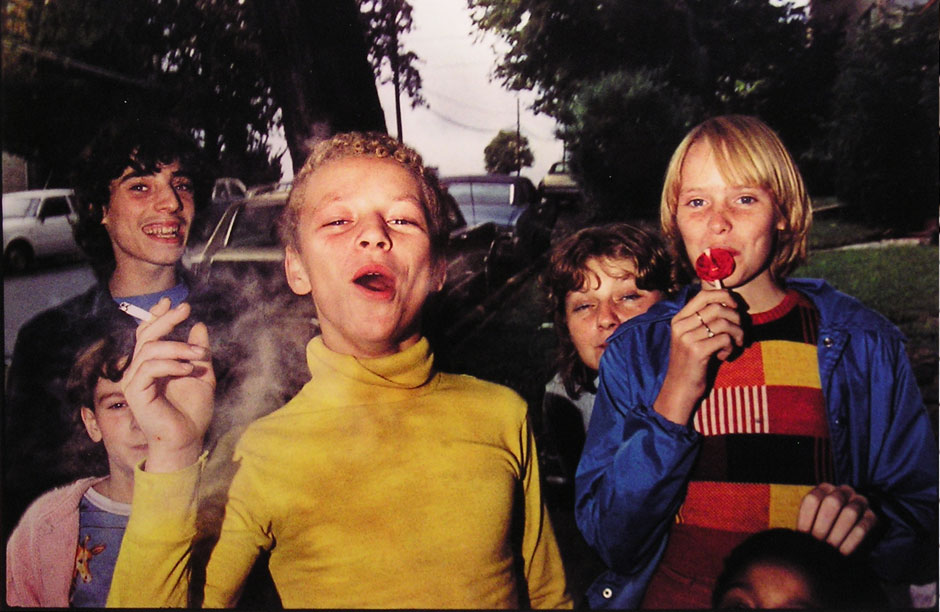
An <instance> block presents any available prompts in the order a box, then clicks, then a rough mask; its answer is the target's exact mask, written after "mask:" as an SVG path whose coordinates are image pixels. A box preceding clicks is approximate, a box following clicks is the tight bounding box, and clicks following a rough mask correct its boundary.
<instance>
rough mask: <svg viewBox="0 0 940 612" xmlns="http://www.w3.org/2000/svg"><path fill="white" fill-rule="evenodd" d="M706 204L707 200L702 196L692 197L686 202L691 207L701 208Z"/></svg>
mask: <svg viewBox="0 0 940 612" xmlns="http://www.w3.org/2000/svg"><path fill="white" fill-rule="evenodd" d="M704 205H705V200H703V199H702V198H692V199H691V200H689V201H688V202H686V206H689V207H691V208H700V207H702V206H704Z"/></svg>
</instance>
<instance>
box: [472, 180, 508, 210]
mask: <svg viewBox="0 0 940 612" xmlns="http://www.w3.org/2000/svg"><path fill="white" fill-rule="evenodd" d="M511 188H512V185H507V184H504V183H477V184H476V185H474V186H473V199H474V201H475V202H476V204H477V205H478V206H479V205H489V206H509V205H510V203H511V202H512V189H511Z"/></svg>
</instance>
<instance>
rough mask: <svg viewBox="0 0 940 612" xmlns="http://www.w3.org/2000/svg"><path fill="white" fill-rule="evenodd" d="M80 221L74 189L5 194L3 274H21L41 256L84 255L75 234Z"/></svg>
mask: <svg viewBox="0 0 940 612" xmlns="http://www.w3.org/2000/svg"><path fill="white" fill-rule="evenodd" d="M77 220H78V216H77V215H76V213H75V195H74V193H73V192H72V190H71V189H37V190H34V191H15V192H12V193H5V194H3V271H4V272H5V273H6V272H21V271H23V270H25V269H26V268H28V267H29V266H30V265H31V264H32V263H33V261H34V260H35V259H36V258H38V257H51V256H54V255H70V256H74V255H78V254H79V253H81V251H80V249H79V248H78V245H77V244H76V243H75V238H74V236H73V235H72V225H73V224H74V223H75V222H76V221H77Z"/></svg>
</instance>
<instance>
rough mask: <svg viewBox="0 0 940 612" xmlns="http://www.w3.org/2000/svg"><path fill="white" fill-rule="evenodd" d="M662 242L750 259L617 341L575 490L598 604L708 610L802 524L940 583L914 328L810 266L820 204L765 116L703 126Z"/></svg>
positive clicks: (685, 256)
mask: <svg viewBox="0 0 940 612" xmlns="http://www.w3.org/2000/svg"><path fill="white" fill-rule="evenodd" d="M660 212H661V221H662V225H663V232H664V234H665V235H666V237H667V240H668V241H670V243H671V244H670V247H671V250H672V252H673V255H674V257H675V263H676V265H678V266H679V267H680V268H682V270H683V271H684V272H686V273H689V274H690V273H691V271H692V270H693V269H694V266H693V262H695V261H697V260H698V258H699V257H701V256H702V254H703V253H706V252H708V253H720V252H721V251H722V250H723V251H725V252H726V253H728V254H730V255H731V257H733V259H734V266H728V267H727V269H726V270H725V272H730V276H727V277H726V278H724V279H723V280H722V281H721V283H722V284H721V285H719V286H718V287H713V286H712V285H711V283H708V284H706V283H704V282H703V283H701V284H699V283H696V284H692V285H689V286H688V287H686V288H684V289H683V290H682V291H680V292H679V294H678V295H677V296H676V297H675V298H674V299H671V300H667V301H663V302H660V303H659V304H657V305H655V306H653V307H652V308H651V309H650V310H649V311H648V312H647V313H646V314H645V315H641V316H639V317H636V318H634V319H631V320H630V321H628V322H627V323H625V324H624V325H622V326H620V328H619V329H618V330H617V332H616V333H615V334H614V335H613V336H611V338H610V339H609V340H608V347H607V349H606V350H605V351H604V355H603V357H602V358H601V363H600V383H599V386H598V394H597V401H596V403H595V406H594V413H593V415H592V419H591V426H590V430H589V431H588V435H587V441H586V444H585V450H584V454H583V456H582V460H581V463H580V465H579V467H578V474H577V479H576V489H577V493H576V495H577V501H576V514H577V521H578V526H579V528H580V529H581V531H582V533H583V534H584V536H585V539H587V541H588V542H589V543H590V544H591V545H592V546H593V547H594V548H595V549H596V550H597V551H598V552H599V554H600V555H601V557H602V558H603V559H604V561H605V562H606V563H607V565H608V566H609V567H610V568H611V570H612V571H611V572H608V573H607V574H605V575H604V576H602V577H601V578H600V579H598V581H597V582H596V583H595V584H594V585H593V586H592V588H591V591H590V592H589V594H588V599H589V601H590V603H591V605H592V606H593V607H619V608H622V607H636V606H638V605H640V606H642V607H646V608H673V609H674V608H707V607H709V605H710V603H711V602H710V595H711V592H712V589H713V587H714V583H715V579H716V577H717V576H718V574H719V573H720V571H721V560H722V559H723V558H724V557H725V556H726V555H727V554H728V553H729V552H730V551H731V550H732V549H733V548H734V547H735V546H736V545H737V544H739V543H740V542H742V541H743V540H744V539H745V538H747V536H748V535H750V534H752V533H755V532H757V531H761V530H763V529H767V528H770V527H788V528H795V529H798V530H800V531H803V532H807V533H810V534H811V535H812V536H813V537H815V538H817V539H819V540H822V541H825V542H827V543H828V544H830V545H831V546H833V547H834V548H835V549H837V550H838V551H839V552H841V553H842V554H845V555H849V554H856V555H861V556H864V557H865V558H866V559H867V561H868V562H870V563H871V565H872V567H873V568H874V570H875V571H876V572H877V573H878V575H879V577H880V578H881V579H883V580H886V581H891V582H895V583H906V582H918V581H924V580H927V581H930V580H935V579H936V565H935V563H936V550H935V542H936V538H937V532H936V530H937V461H936V459H937V447H936V441H935V439H934V436H933V433H932V430H931V426H930V421H929V418H928V416H927V412H926V410H925V409H924V404H923V399H922V397H921V394H920V391H919V390H918V388H917V385H916V382H915V380H914V377H913V375H912V373H911V367H910V364H909V362H908V360H907V356H906V354H905V351H904V341H903V338H902V336H901V334H900V332H898V330H897V329H896V328H895V327H894V326H893V325H891V324H890V323H889V322H888V321H887V320H885V319H884V318H883V317H881V316H880V315H878V314H877V313H874V312H872V311H871V310H869V309H867V308H866V307H865V306H863V305H862V304H860V303H859V302H858V301H857V300H855V299H853V298H851V297H849V296H846V295H844V294H842V293H839V292H838V291H836V290H834V289H832V288H831V287H830V286H829V285H827V284H826V283H825V282H823V281H819V280H812V279H790V278H787V275H788V274H789V273H790V272H791V271H792V270H793V269H795V268H796V266H797V265H799V264H800V263H802V261H803V260H804V259H805V256H806V236H807V233H808V230H809V225H810V220H811V207H810V201H809V197H808V195H807V194H806V191H805V188H804V186H803V181H802V178H801V177H800V174H799V171H798V170H797V168H796V166H795V164H794V162H793V160H792V158H791V157H790V155H789V153H788V152H787V151H786V149H785V148H784V146H783V144H782V143H781V142H780V139H779V138H778V137H777V135H776V134H775V133H774V132H773V131H772V130H771V129H770V128H769V127H767V126H766V125H765V124H764V123H762V122H761V121H760V120H758V119H756V118H754V117H746V116H736V115H732V116H724V117H716V118H713V119H709V120H707V121H705V122H704V123H702V124H701V125H699V126H697V127H696V128H694V129H693V130H692V131H691V132H690V133H689V134H688V135H687V136H686V137H685V139H684V140H683V141H682V143H681V144H680V145H679V147H678V148H677V150H676V152H675V153H674V154H673V157H672V160H671V162H670V164H669V168H668V170H667V173H666V181H665V185H664V187H663V196H662V202H661V208H660Z"/></svg>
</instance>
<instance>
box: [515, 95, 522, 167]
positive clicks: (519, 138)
mask: <svg viewBox="0 0 940 612" xmlns="http://www.w3.org/2000/svg"><path fill="white" fill-rule="evenodd" d="M521 148H522V131H521V130H520V125H519V96H516V147H515V151H516V176H519V173H520V172H522V161H521V160H520V159H519V154H520V151H519V149H521Z"/></svg>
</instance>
